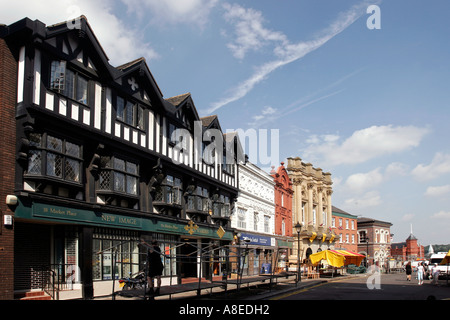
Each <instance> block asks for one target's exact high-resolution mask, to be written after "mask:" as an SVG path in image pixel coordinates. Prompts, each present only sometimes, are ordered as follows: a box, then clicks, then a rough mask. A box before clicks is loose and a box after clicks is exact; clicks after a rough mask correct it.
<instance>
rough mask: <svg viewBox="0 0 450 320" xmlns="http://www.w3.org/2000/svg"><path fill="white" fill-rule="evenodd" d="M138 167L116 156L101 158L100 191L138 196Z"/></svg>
mask: <svg viewBox="0 0 450 320" xmlns="http://www.w3.org/2000/svg"><path fill="white" fill-rule="evenodd" d="M138 180H139V175H138V166H137V164H136V163H133V162H130V161H126V160H124V159H121V158H119V157H116V156H112V157H108V156H106V157H105V156H104V157H101V171H100V178H99V190H110V191H114V192H119V193H123V194H129V195H133V196H137V195H138Z"/></svg>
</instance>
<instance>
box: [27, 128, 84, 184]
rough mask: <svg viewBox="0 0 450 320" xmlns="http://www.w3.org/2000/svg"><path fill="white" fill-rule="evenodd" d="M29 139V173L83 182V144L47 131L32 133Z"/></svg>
mask: <svg viewBox="0 0 450 320" xmlns="http://www.w3.org/2000/svg"><path fill="white" fill-rule="evenodd" d="M29 140H30V151H29V152H28V168H27V172H26V173H27V174H29V175H42V176H50V177H54V178H59V179H62V180H66V181H72V182H81V168H82V166H81V164H82V158H81V145H78V144H75V143H73V142H70V141H67V140H65V139H62V138H58V137H55V136H53V135H50V134H47V133H43V134H41V133H32V134H30V137H29Z"/></svg>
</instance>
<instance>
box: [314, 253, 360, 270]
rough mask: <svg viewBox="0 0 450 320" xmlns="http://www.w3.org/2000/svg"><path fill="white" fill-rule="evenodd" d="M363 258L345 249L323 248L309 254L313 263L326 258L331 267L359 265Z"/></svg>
mask: <svg viewBox="0 0 450 320" xmlns="http://www.w3.org/2000/svg"><path fill="white" fill-rule="evenodd" d="M364 258H365V256H364V255H362V254H359V253H355V252H351V251H347V250H324V251H320V252H317V253H314V254H311V255H310V256H309V259H311V263H312V264H313V265H316V264H318V263H319V262H320V261H321V260H326V261H327V262H328V264H329V265H331V266H333V267H343V266H346V265H349V264H354V265H356V266H359V265H360V263H361V261H362V260H363V259H364Z"/></svg>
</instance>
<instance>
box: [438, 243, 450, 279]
mask: <svg viewBox="0 0 450 320" xmlns="http://www.w3.org/2000/svg"><path fill="white" fill-rule="evenodd" d="M449 264H450V250H449V251H448V252H447V255H446V256H445V257H444V259H442V261H441V263H440V265H444V266H445V265H447V275H446V277H445V278H446V279H447V285H448V265H449Z"/></svg>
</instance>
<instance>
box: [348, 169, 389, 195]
mask: <svg viewBox="0 0 450 320" xmlns="http://www.w3.org/2000/svg"><path fill="white" fill-rule="evenodd" d="M383 180H384V177H383V174H382V173H381V172H380V168H377V169H375V170H372V171H369V172H367V173H356V174H352V175H351V176H349V177H348V178H347V180H346V181H345V187H346V188H347V189H348V190H350V191H351V192H356V193H360V192H363V191H365V190H368V189H370V188H374V187H376V186H378V185H379V184H380V183H382V182H383Z"/></svg>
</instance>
